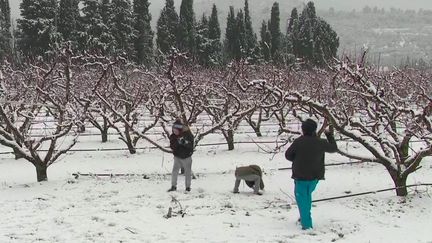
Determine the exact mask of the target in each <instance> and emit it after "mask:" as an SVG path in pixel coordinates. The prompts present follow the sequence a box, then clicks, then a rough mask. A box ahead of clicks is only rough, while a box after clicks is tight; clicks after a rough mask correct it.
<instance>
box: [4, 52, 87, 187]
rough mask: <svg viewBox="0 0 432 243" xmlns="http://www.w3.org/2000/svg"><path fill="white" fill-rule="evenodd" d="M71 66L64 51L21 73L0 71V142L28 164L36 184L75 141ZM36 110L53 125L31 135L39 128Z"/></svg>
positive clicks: (69, 58) (75, 117) (70, 57)
mask: <svg viewBox="0 0 432 243" xmlns="http://www.w3.org/2000/svg"><path fill="white" fill-rule="evenodd" d="M72 66H73V57H72V53H71V51H70V49H69V48H65V49H63V50H62V51H61V53H59V54H58V55H57V57H56V58H55V59H53V61H52V62H50V63H36V64H26V65H25V68H23V71H14V70H12V69H7V70H4V72H5V75H3V78H2V80H1V83H2V88H3V94H2V97H1V106H0V118H1V122H0V143H1V144H2V145H4V146H7V147H10V148H12V149H14V151H15V152H16V153H18V154H19V156H20V157H22V158H24V159H26V160H27V161H29V162H30V163H32V164H33V165H34V166H35V167H36V174H37V180H38V181H46V180H48V176H47V169H48V167H49V166H50V165H52V164H53V163H54V162H56V161H57V160H58V159H59V158H60V156H62V155H63V154H65V153H66V152H67V151H69V150H70V149H71V148H72V147H73V146H74V145H75V143H76V142H77V138H78V135H77V133H76V130H74V129H75V128H76V125H77V123H78V122H79V114H76V113H75V112H74V111H76V109H73V106H75V105H76V104H75V103H74V102H73V99H72V90H73V86H74V83H75V81H76V80H75V79H74V75H73V72H72ZM40 111H48V112H47V113H48V114H50V116H49V118H48V119H50V120H51V121H53V123H49V124H52V125H49V127H48V125H45V127H44V130H43V131H44V132H43V134H38V135H39V136H35V134H34V133H33V130H32V128H34V127H35V126H37V125H38V124H39V125H41V123H40V122H38V120H37V119H38V114H39V112H40ZM42 126H43V123H42ZM70 133H72V134H73V136H72V137H69V136H68V135H69V134H70Z"/></svg>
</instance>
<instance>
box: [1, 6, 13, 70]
mask: <svg viewBox="0 0 432 243" xmlns="http://www.w3.org/2000/svg"><path fill="white" fill-rule="evenodd" d="M11 41H12V35H11V13H10V6H9V0H0V62H1V60H3V58H5V57H7V56H10V55H11V54H12V46H11Z"/></svg>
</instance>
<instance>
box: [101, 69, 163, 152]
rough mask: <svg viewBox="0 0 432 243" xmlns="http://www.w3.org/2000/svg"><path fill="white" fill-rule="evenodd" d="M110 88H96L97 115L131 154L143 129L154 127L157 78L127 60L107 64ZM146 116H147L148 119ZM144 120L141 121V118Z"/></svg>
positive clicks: (158, 104)
mask: <svg viewBox="0 0 432 243" xmlns="http://www.w3.org/2000/svg"><path fill="white" fill-rule="evenodd" d="M109 75H110V77H109V79H107V80H106V81H107V83H105V84H102V86H103V85H108V86H109V87H110V88H108V89H104V90H105V91H106V92H104V93H102V92H100V90H98V91H96V95H97V97H98V98H99V99H100V101H101V104H102V106H101V107H100V108H99V111H100V115H101V116H102V117H103V118H104V119H105V120H106V121H107V122H108V124H109V126H110V127H112V128H113V129H115V130H116V131H117V133H118V134H119V136H120V140H122V141H123V142H124V143H125V144H126V145H127V148H128V150H129V152H130V153H131V154H135V153H136V145H137V143H138V141H139V139H140V138H142V137H143V136H142V135H144V134H145V133H146V132H148V131H149V130H150V129H152V128H153V127H155V126H156V125H157V124H158V122H159V119H160V117H161V116H160V111H161V106H162V105H161V103H162V102H163V100H164V97H163V95H159V94H160V90H159V86H158V84H157V83H156V82H157V80H156V79H154V76H153V75H151V74H147V73H143V72H142V71H140V70H139V69H137V68H134V67H133V66H131V65H130V64H128V63H124V64H121V65H116V66H113V65H112V66H110V67H109ZM148 118H150V120H148ZM143 121H144V122H143Z"/></svg>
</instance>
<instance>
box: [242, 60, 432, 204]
mask: <svg viewBox="0 0 432 243" xmlns="http://www.w3.org/2000/svg"><path fill="white" fill-rule="evenodd" d="M363 60H364V59H363ZM318 76H319V77H320V79H319V80H318V81H317V77H318ZM309 77H314V78H313V79H310V80H305V83H306V84H307V83H309V84H307V85H305V86H304V87H306V86H310V89H309V90H308V91H305V90H303V92H299V91H298V90H297V89H296V90H284V89H281V88H279V87H276V86H273V85H268V84H267V83H266V82H265V81H263V80H257V81H252V82H250V83H248V85H247V86H243V85H242V84H240V83H239V84H240V86H241V87H242V88H243V89H244V90H247V89H248V87H249V88H250V87H255V88H258V89H259V90H262V91H263V92H264V93H266V92H271V93H273V94H275V95H278V96H280V97H282V99H283V100H285V101H288V102H290V103H293V104H296V105H297V106H299V107H303V108H305V109H309V110H310V111H311V112H313V113H314V114H316V115H319V116H321V117H322V118H323V119H324V118H325V119H327V120H328V122H329V124H331V125H332V126H333V127H334V129H335V130H336V131H338V132H339V133H340V134H341V135H343V136H345V137H348V138H350V139H352V140H354V141H355V142H356V143H358V144H360V145H361V146H362V147H363V148H365V149H366V150H367V151H368V152H369V154H354V153H352V152H351V151H343V150H342V149H340V151H339V152H340V153H341V154H343V155H345V156H347V157H349V158H352V159H357V160H360V161H365V162H366V161H367V162H376V163H379V164H382V165H383V166H384V167H385V168H386V169H387V171H388V172H389V174H390V176H391V178H392V180H393V182H394V184H395V186H396V194H397V195H398V196H405V195H407V193H408V192H407V188H406V181H407V178H408V176H409V175H410V174H411V173H413V172H415V171H416V170H418V169H420V168H421V166H420V164H421V162H422V160H423V159H424V158H425V157H427V156H430V155H432V97H431V95H430V94H431V93H432V87H431V83H430V79H431V74H430V73H421V72H419V71H415V70H403V71H401V70H397V71H393V72H387V73H382V72H378V71H375V70H373V69H371V68H369V67H366V66H364V62H363V61H361V62H360V63H358V64H357V63H352V62H350V61H343V62H339V63H338V65H337V66H336V67H334V68H333V69H332V70H330V71H323V70H321V71H319V72H315V74H314V75H309ZM314 82H320V85H319V86H316V85H315V86H312V85H311V83H314ZM318 90H319V91H318Z"/></svg>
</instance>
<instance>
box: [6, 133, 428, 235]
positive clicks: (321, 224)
mask: <svg viewBox="0 0 432 243" xmlns="http://www.w3.org/2000/svg"><path fill="white" fill-rule="evenodd" d="M91 139H93V141H92V140H91ZM91 139H89V141H86V143H84V144H78V147H87V146H89V147H94V146H96V145H98V144H99V143H98V141H97V140H98V137H93V138H91ZM111 139H112V140H113V141H112V142H111V143H109V144H107V145H104V146H106V147H109V146H113V147H122V146H123V145H122V144H121V143H119V142H118V141H115V138H114V137H112V138H111ZM267 140H268V139H267ZM99 145H100V144H99ZM1 156H2V157H0V205H1V207H0V242H380V243H381V242H392V243H393V242H404V243H405V242H410V243H411V242H432V233H431V231H430V225H431V222H432V221H431V218H432V197H431V194H432V191H431V190H432V188H430V189H429V192H428V191H427V190H426V188H420V187H419V188H416V189H411V190H410V195H409V196H408V197H407V198H398V197H396V196H395V193H394V192H385V193H379V194H372V195H366V196H361V197H353V198H346V199H341V200H333V201H325V202H319V203H315V204H314V208H313V212H312V213H313V218H314V224H315V229H314V230H313V231H308V232H305V231H302V230H300V226H299V225H297V224H296V221H297V219H298V211H297V206H296V205H295V203H294V199H293V182H292V180H291V179H290V176H291V171H288V170H277V168H280V167H288V166H290V163H289V162H288V161H285V159H284V158H283V154H278V155H276V156H275V157H274V158H273V159H272V156H271V155H269V154H265V153H262V152H259V151H258V149H257V147H256V146H255V145H254V144H248V145H245V144H243V145H238V146H237V148H236V150H235V151H233V152H228V151H226V149H225V147H199V148H198V151H197V152H196V153H195V154H194V157H193V159H194V162H193V170H194V172H195V174H197V176H198V178H197V179H196V180H193V181H192V192H191V193H185V192H184V186H183V184H184V179H183V177H179V186H178V188H179V191H177V192H174V193H167V192H166V190H167V189H168V188H169V187H170V176H169V175H168V173H170V171H171V167H172V158H171V155H169V154H163V153H161V152H159V151H155V150H151V151H142V150H141V151H139V152H138V154H136V155H129V154H128V153H127V152H126V151H125V152H103V153H100V152H99V153H95V152H85V153H78V152H77V153H73V154H70V155H68V156H66V157H63V158H62V159H61V161H59V162H58V163H57V164H54V165H53V166H52V167H50V168H49V170H48V177H49V181H48V182H44V183H36V182H35V180H36V174H35V169H34V167H33V166H32V165H31V164H30V163H28V162H26V161H23V160H20V161H15V160H13V158H12V156H11V155H1ZM344 161H347V160H346V159H344V158H342V157H340V156H338V155H327V162H328V163H334V162H344ZM247 164H258V165H260V166H262V168H263V169H264V171H265V174H266V175H265V178H264V182H265V185H266V188H265V193H264V195H263V196H256V195H253V194H252V191H251V190H250V189H249V188H247V187H246V186H245V185H244V184H242V186H241V188H240V190H241V193H240V194H232V193H231V191H232V188H233V186H234V175H233V171H234V169H235V167H236V166H241V165H247ZM431 166H432V159H431V158H428V160H427V161H426V163H424V165H423V168H422V169H420V170H419V171H418V172H416V173H415V174H414V175H412V176H411V177H410V178H409V182H410V183H419V182H432V177H431V173H430V171H431ZM78 171H79V172H81V173H87V172H93V173H96V172H98V173H142V174H147V175H148V179H143V178H141V177H115V178H106V177H105V178H88V177H80V178H78V179H75V178H73V177H72V176H71V174H72V173H74V172H78ZM326 177H327V179H326V180H325V181H322V182H320V184H319V185H318V188H317V191H316V192H315V193H314V198H315V199H320V198H328V197H332V196H339V195H346V193H347V192H350V193H357V192H363V191H370V190H377V189H383V188H387V187H392V186H393V185H392V182H391V180H390V177H389V176H388V174H387V172H386V171H385V170H384V168H383V167H382V166H380V165H373V164H364V165H355V166H339V167H328V168H327V172H326ZM172 197H175V198H176V199H177V200H178V201H179V203H180V204H181V205H182V207H183V208H185V212H186V214H185V215H184V217H181V216H177V217H172V218H169V219H167V218H164V216H165V215H166V214H167V212H168V208H169V207H170V206H174V211H178V210H179V208H178V205H177V204H174V203H171V200H172Z"/></svg>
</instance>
